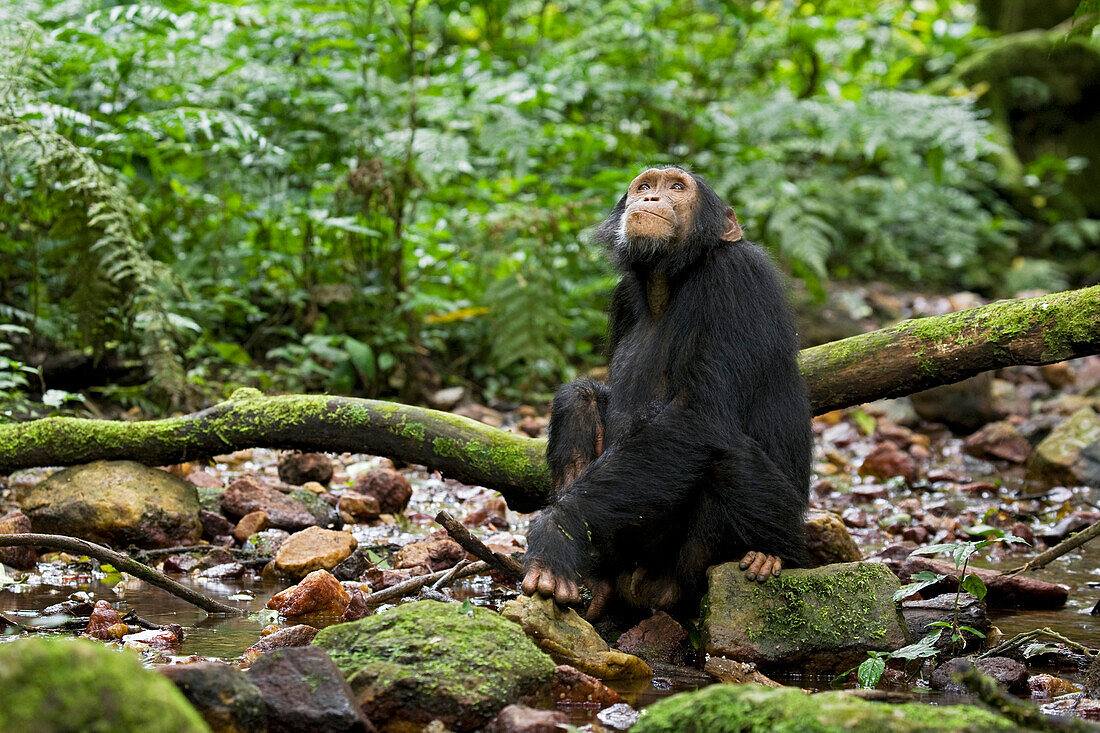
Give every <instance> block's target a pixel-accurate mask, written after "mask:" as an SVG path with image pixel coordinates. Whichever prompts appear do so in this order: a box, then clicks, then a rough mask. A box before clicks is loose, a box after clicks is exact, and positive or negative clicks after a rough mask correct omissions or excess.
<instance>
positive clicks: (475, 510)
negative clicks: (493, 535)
mask: <svg viewBox="0 0 1100 733" xmlns="http://www.w3.org/2000/svg"><path fill="white" fill-rule="evenodd" d="M466 504H467V505H468V506H470V507H471V508H470V513H469V514H467V515H466V517H465V518H464V519H463V520H462V523H463V524H465V525H466V526H467V527H491V528H492V529H508V519H507V516H508V505H507V504H506V503H505V501H504V497H503V496H500V495H499V494H489V495H479V496H477V497H475V498H474V499H472V500H470V501H468V502H466Z"/></svg>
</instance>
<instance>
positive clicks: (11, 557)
mask: <svg viewBox="0 0 1100 733" xmlns="http://www.w3.org/2000/svg"><path fill="white" fill-rule="evenodd" d="M30 531H31V520H30V518H28V517H27V515H26V514H24V513H23V512H21V511H19V510H18V509H16V510H15V511H14V512H10V513H8V514H5V515H4V516H2V517H0V534H26V533H28V532H30ZM37 561H38V551H37V550H35V549H34V548H33V547H0V565H7V566H8V567H12V568H15V569H16V570H33V569H34V566H35V563H36V562H37Z"/></svg>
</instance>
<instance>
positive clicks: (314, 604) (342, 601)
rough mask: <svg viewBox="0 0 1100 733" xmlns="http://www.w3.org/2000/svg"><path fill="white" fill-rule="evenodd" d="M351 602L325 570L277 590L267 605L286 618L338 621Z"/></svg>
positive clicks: (348, 596) (349, 596)
mask: <svg viewBox="0 0 1100 733" xmlns="http://www.w3.org/2000/svg"><path fill="white" fill-rule="evenodd" d="M349 603H351V594H350V593H348V592H347V590H345V589H344V586H343V585H342V584H341V583H340V581H339V580H337V579H336V578H334V577H333V576H332V574H331V573H330V572H328V571H327V570H314V571H313V572H312V573H310V574H309V575H307V576H306V577H304V578H303V579H302V582H301V583H298V585H293V586H291V587H289V588H287V589H286V590H282V591H279V592H278V593H276V594H275V595H273V596H272V597H271V600H269V601H268V602H267V608H271V609H274V610H276V611H278V612H279V613H281V614H282V615H284V616H286V617H287V618H296V617H299V616H320V617H335V618H339V617H340V615H341V614H343V613H344V610H345V609H346V608H347V607H348V604H349Z"/></svg>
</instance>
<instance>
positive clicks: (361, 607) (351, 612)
mask: <svg viewBox="0 0 1100 733" xmlns="http://www.w3.org/2000/svg"><path fill="white" fill-rule="evenodd" d="M373 612H374V607H373V606H371V605H369V604H368V603H367V597H366V595H365V594H364V593H363V591H362V590H353V591H351V600H350V601H348V607H347V608H345V609H344V612H343V613H341V614H340V623H347V622H348V621H358V620H359V619H361V618H366V617H367V616H370V615H371V614H372V613H373Z"/></svg>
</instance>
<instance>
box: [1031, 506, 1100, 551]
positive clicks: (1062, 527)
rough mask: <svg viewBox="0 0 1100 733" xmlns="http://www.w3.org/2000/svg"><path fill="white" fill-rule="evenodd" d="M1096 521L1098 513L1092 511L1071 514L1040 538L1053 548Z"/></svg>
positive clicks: (1099, 514)
mask: <svg viewBox="0 0 1100 733" xmlns="http://www.w3.org/2000/svg"><path fill="white" fill-rule="evenodd" d="M1097 520H1100V513H1097V512H1093V511H1081V512H1073V513H1072V514H1070V515H1069V516H1066V517H1063V518H1062V520H1061V521H1060V522H1058V523H1057V524H1055V525H1054V526H1053V527H1051V528H1050V529H1048V530H1045V531H1044V532H1042V534H1041V535H1040V536H1041V537H1042V538H1043V542H1045V543H1047V544H1048V545H1050V546H1051V547H1053V546H1054V545H1056V544H1058V543H1059V542H1061V541H1062V540H1064V539H1066V538H1067V537H1069V536H1070V535H1071V534H1076V533H1078V532H1080V531H1081V530H1083V529H1085V528H1086V527H1088V526H1089V525H1091V524H1093V523H1095V522H1096V521H1097ZM1025 539H1026V538H1025Z"/></svg>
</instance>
